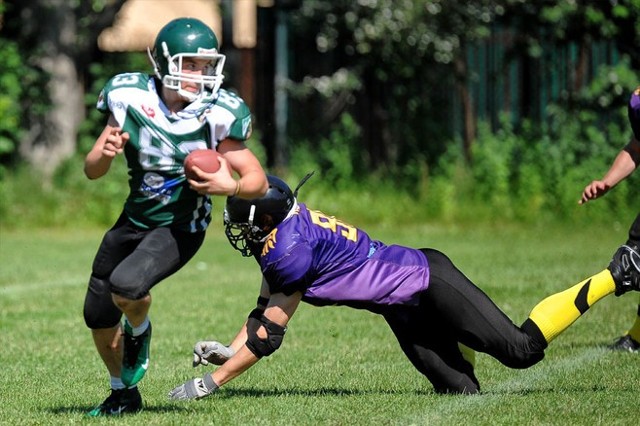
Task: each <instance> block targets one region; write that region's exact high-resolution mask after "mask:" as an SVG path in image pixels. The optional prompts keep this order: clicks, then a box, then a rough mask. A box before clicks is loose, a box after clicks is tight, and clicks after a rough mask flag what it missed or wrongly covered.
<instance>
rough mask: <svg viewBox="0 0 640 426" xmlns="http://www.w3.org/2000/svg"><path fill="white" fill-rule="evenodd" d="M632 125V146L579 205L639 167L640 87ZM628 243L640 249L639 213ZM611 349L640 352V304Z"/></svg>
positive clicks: (632, 101) (631, 105) (632, 106)
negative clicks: (629, 323)
mask: <svg viewBox="0 0 640 426" xmlns="http://www.w3.org/2000/svg"><path fill="white" fill-rule="evenodd" d="M628 111H629V123H630V124H631V130H632V131H633V135H632V136H631V140H630V141H629V143H628V144H627V145H626V146H625V147H624V148H622V150H621V151H620V152H619V153H618V155H617V156H616V158H615V160H614V161H613V164H612V165H611V167H610V168H609V170H608V171H607V172H606V173H605V175H604V177H603V178H602V179H601V180H594V181H593V182H591V183H590V184H589V185H587V186H586V187H585V188H584V191H583V192H582V198H581V199H580V204H584V203H586V202H587V201H589V200H593V199H596V198H598V197H601V196H603V195H604V194H606V193H607V192H608V191H609V190H610V189H611V188H613V187H614V186H616V185H617V184H618V183H619V182H620V181H622V180H624V179H625V178H626V177H627V176H629V175H630V174H631V173H633V171H634V170H635V169H636V168H637V167H638V164H640V86H638V88H637V89H636V90H635V91H634V92H633V93H632V94H631V99H629V106H628ZM626 244H627V245H628V246H631V247H635V248H636V249H637V248H638V246H640V214H638V215H637V216H636V219H635V220H634V221H633V223H632V224H631V228H629V237H628V239H627V242H626ZM609 348H611V349H614V350H621V351H625V352H633V353H640V301H639V302H638V309H637V311H636V315H635V320H634V322H633V325H632V326H631V328H630V329H629V331H627V332H626V333H625V334H624V335H623V336H621V337H619V338H618V339H617V340H616V341H615V342H613V344H612V345H611V346H609Z"/></svg>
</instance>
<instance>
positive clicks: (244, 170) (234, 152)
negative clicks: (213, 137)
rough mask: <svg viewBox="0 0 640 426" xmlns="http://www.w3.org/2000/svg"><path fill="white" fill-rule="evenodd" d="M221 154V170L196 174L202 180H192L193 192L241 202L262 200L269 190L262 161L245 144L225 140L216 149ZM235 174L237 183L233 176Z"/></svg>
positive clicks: (198, 171)
mask: <svg viewBox="0 0 640 426" xmlns="http://www.w3.org/2000/svg"><path fill="white" fill-rule="evenodd" d="M217 149H218V152H219V153H220V154H222V157H223V158H222V159H221V160H220V165H221V167H220V169H219V170H218V171H217V172H215V173H205V172H203V171H202V170H200V169H198V168H197V167H196V168H194V172H195V173H196V174H197V176H198V177H199V178H200V179H199V180H198V181H195V180H189V184H190V185H191V188H192V189H193V190H195V191H197V192H198V193H200V194H209V195H233V196H238V197H242V198H247V199H251V198H258V197H262V196H263V195H264V194H265V193H266V192H267V189H269V183H268V182H267V175H266V173H265V172H264V170H263V168H262V166H261V165H260V161H258V159H257V158H256V156H255V155H254V154H253V153H252V152H251V150H250V149H249V148H247V147H246V145H245V144H244V143H243V142H240V141H237V140H234V139H229V138H227V139H225V140H223V141H222V142H220V144H219V145H218V147H217ZM233 172H236V173H237V174H238V175H239V178H238V179H237V180H236V179H234V177H233V176H232V173H233Z"/></svg>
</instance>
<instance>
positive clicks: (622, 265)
mask: <svg viewBox="0 0 640 426" xmlns="http://www.w3.org/2000/svg"><path fill="white" fill-rule="evenodd" d="M609 271H610V272H611V275H612V276H613V281H614V282H615V284H616V296H621V295H623V294H624V293H626V292H628V291H631V290H635V291H640V253H639V252H638V247H637V246H628V245H623V246H620V248H619V249H618V251H616V253H615V254H614V255H613V259H611V263H609Z"/></svg>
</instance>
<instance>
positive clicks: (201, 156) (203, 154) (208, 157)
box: [184, 149, 220, 180]
mask: <svg viewBox="0 0 640 426" xmlns="http://www.w3.org/2000/svg"><path fill="white" fill-rule="evenodd" d="M219 156H220V154H218V151H215V150H213V149H197V150H195V151H191V152H190V153H189V155H187V158H185V159H184V174H185V175H186V176H187V179H196V180H197V179H198V177H197V176H196V175H195V173H194V172H193V169H192V168H193V166H197V167H198V168H199V169H200V170H202V171H203V172H207V173H215V172H217V171H218V169H219V168H220V160H219V159H218V157H219Z"/></svg>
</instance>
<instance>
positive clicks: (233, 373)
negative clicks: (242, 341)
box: [211, 345, 259, 386]
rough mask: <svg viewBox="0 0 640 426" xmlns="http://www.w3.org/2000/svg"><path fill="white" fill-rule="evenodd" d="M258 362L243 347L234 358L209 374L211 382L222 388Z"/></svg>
mask: <svg viewBox="0 0 640 426" xmlns="http://www.w3.org/2000/svg"><path fill="white" fill-rule="evenodd" d="M258 361H259V359H258V358H257V357H256V356H255V355H254V354H253V353H251V351H250V350H249V349H248V348H247V347H246V346H245V345H243V346H242V347H241V348H240V349H239V350H238V351H237V352H236V354H235V355H234V356H232V357H231V358H229V360H228V361H227V362H225V363H224V364H223V365H222V366H221V367H220V368H218V369H217V370H216V371H214V372H213V373H212V374H211V375H212V377H213V381H214V382H216V384H217V385H218V386H222V385H224V384H225V383H227V382H229V381H231V380H233V379H235V378H236V377H238V376H239V375H240V374H242V373H244V372H245V371H247V370H248V369H249V368H251V367H252V366H253V365H254V364H255V363H257V362H258Z"/></svg>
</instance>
